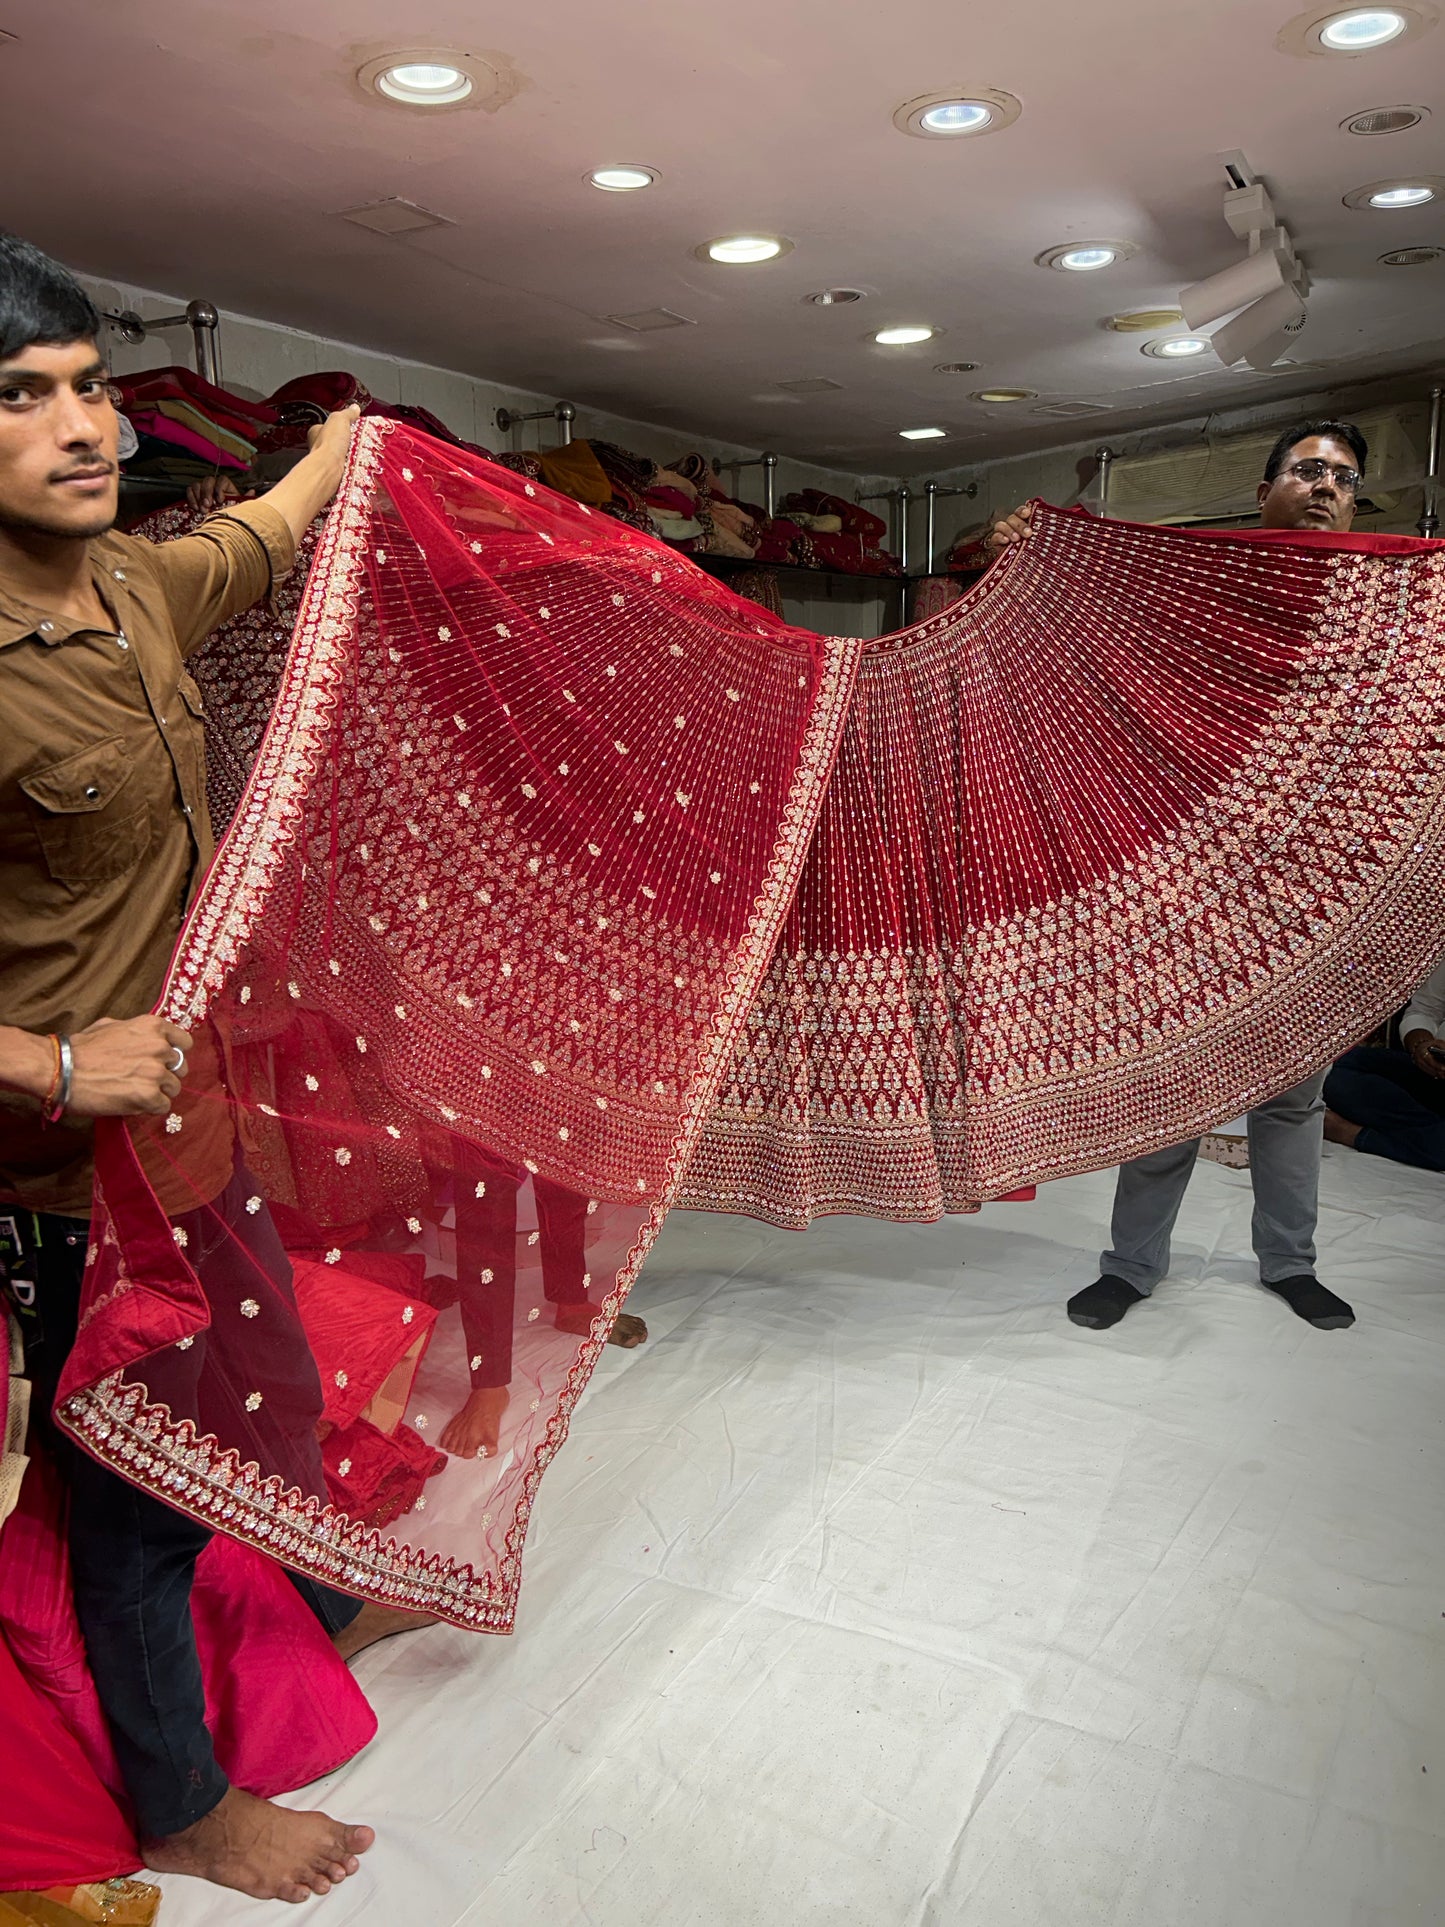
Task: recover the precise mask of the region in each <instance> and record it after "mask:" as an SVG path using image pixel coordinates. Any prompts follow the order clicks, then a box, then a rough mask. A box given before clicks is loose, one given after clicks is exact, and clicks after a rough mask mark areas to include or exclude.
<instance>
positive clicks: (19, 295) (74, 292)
mask: <svg viewBox="0 0 1445 1927" xmlns="http://www.w3.org/2000/svg"><path fill="white" fill-rule="evenodd" d="M99 339H100V316H99V314H98V313H97V312H96V307H95V303H94V302H93V301H92V300H91V298H90V296H89V295H88V294H87V293H86V292H85V289H84V288H82V287H81V285H80V283H79V282H78V281H77V280H76V278H75V276H74V275H73V274H72V273H71V272H70V270H69V268H63V267H61V265H60V263H59V262H58V261H52V260H51V258H50V256H49V255H48V254H42V253H41V251H40V249H39V248H37V247H35V246H34V245H33V244H32V243H31V242H29V241H22V240H21V239H20V237H19V235H18V234H5V233H3V232H0V360H3V361H8V360H9V359H10V358H11V356H12V355H20V354H23V353H24V352H25V350H26V349H27V348H32V347H34V346H35V345H36V344H37V343H39V344H41V345H43V346H45V347H64V346H67V345H68V344H69V343H70V342H72V341H99Z"/></svg>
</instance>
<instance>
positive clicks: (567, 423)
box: [557, 401, 577, 448]
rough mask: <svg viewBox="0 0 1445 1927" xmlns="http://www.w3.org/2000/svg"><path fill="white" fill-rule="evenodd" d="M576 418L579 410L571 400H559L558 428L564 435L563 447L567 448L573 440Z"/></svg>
mask: <svg viewBox="0 0 1445 1927" xmlns="http://www.w3.org/2000/svg"><path fill="white" fill-rule="evenodd" d="M576 419H577V410H576V409H575V408H574V407H573V406H572V404H571V402H570V401H559V402H558V404H557V429H558V433H559V434H560V435H561V437H562V446H563V448H566V447H567V445H568V443H569V442H570V441H571V440H572V424H573V422H575V421H576Z"/></svg>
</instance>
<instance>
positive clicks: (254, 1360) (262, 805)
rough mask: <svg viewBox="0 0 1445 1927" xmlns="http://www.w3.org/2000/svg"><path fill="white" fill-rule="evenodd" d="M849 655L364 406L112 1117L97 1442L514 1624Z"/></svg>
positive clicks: (288, 1546)
mask: <svg viewBox="0 0 1445 1927" xmlns="http://www.w3.org/2000/svg"><path fill="white" fill-rule="evenodd" d="M252 632H253V634H254V633H255V629H254V624H253V630H252ZM261 640H262V639H260V638H259V637H258V638H257V642H258V647H260V646H261ZM222 646H224V643H223V645H222ZM853 668H854V658H853V647H852V645H850V644H848V643H835V642H829V641H824V640H822V639H820V638H819V637H816V636H812V635H805V634H801V633H799V632H797V631H793V630H790V629H788V628H786V627H784V625H783V624H781V623H780V622H778V621H777V620H776V619H775V618H772V617H770V616H769V615H767V614H766V613H765V612H764V611H762V610H760V609H758V608H757V607H756V606H755V605H752V604H749V603H745V602H741V601H739V600H737V599H736V598H734V597H732V596H731V595H729V594H728V593H727V592H726V591H724V590H723V589H722V588H721V587H720V586H716V585H713V584H711V583H710V582H709V581H708V579H707V578H706V577H703V576H701V575H700V574H699V573H698V572H697V571H696V570H695V569H694V568H693V567H692V566H691V565H690V564H688V563H686V562H684V561H682V560H681V559H680V558H678V557H676V556H674V555H673V554H671V553H670V552H669V551H668V550H667V549H666V548H665V547H664V546H663V545H662V544H661V543H659V542H655V541H653V540H651V539H649V538H646V537H642V536H638V535H636V534H634V533H632V532H629V531H625V530H621V529H619V528H618V527H617V526H616V525H615V524H613V523H611V522H609V521H607V520H606V519H604V518H603V517H602V516H600V515H593V514H592V513H590V512H589V510H588V509H587V508H585V507H583V506H582V505H580V504H576V503H573V502H570V501H568V500H566V499H565V498H563V497H560V496H557V495H554V494H552V493H551V492H550V491H548V490H546V489H543V488H541V487H538V486H537V485H535V484H533V483H531V482H528V481H526V480H524V479H523V478H521V477H518V476H514V475H512V474H511V473H510V472H509V471H507V470H504V469H501V468H499V467H496V466H494V465H492V464H490V463H487V462H485V461H482V460H480V459H476V458H472V457H470V456H468V455H466V454H464V453H462V452H460V451H457V450H453V449H448V448H446V447H444V446H443V445H441V444H439V443H436V442H433V441H430V440H429V439H427V438H426V437H423V436H420V435H418V434H416V433H415V432H413V431H410V430H407V429H405V428H402V427H400V426H397V425H394V424H390V423H385V422H368V423H365V424H363V425H362V427H361V428H360V429H359V430H358V433H357V436H356V439H355V447H354V452H353V456H352V461H351V466H350V470H349V475H348V478H347V481H346V483H345V486H344V489H343V492H342V495H341V498H340V500H339V502H338V505H337V507H336V509H335V510H334V512H333V514H332V516H331V517H330V519H329V521H328V523H327V526H326V528H325V531H324V534H323V536H322V538H321V541H320V543H319V545H318V549H317V553H316V558H315V561H314V564H313V566H312V569H311V574H310V578H309V582H308V585H307V588H306V592H305V595H304V598H303V601H302V605H301V610H300V619H299V622H298V624H297V628H296V634H295V640H294V643H293V645H292V648H291V650H290V653H289V656H288V657H287V658H286V660H285V665H284V670H283V672H282V673H281V676H280V680H279V687H278V689H277V692H276V696H275V702H274V707H273V710H272V713H271V718H270V722H269V725H268V727H267V729H266V732H265V735H264V738H263V740H262V742H261V745H260V749H259V753H258V754H257V756H256V760H255V764H254V768H253V769H252V771H251V774H250V777H249V781H248V783H247V785H246V788H245V792H244V795H243V796H242V797H241V800H240V802H239V805H238V807H237V809H236V813H235V816H234V818H233V820H232V823H231V827H230V829H229V832H228V834H227V835H226V837H225V840H224V842H223V844H222V846H221V850H220V853H219V855H218V857H217V860H216V862H215V864H214V866H213V868H212V870H211V872H210V875H209V877H208V879H207V882H206V884H205V887H204V889H203V892H202V894H201V897H200V899H199V901H198V902H197V904H196V906H195V909H194V911H193V913H192V915H191V917H190V919H189V921H188V923H187V927H186V930H185V932H184V934H183V937H182V941H181V944H180V947H179V950H178V953H177V956H176V958H175V962H174V966H173V969H172V973H171V978H170V983H169V986H168V989H167V993H166V998H165V1008H166V1010H167V1012H168V1013H169V1014H170V1015H171V1016H172V1017H173V1018H174V1019H175V1021H177V1022H178V1023H180V1024H182V1025H184V1026H185V1027H187V1028H188V1029H190V1030H192V1031H194V1032H195V1033H196V1035H197V1039H198V1043H197V1048H196V1050H195V1052H194V1053H193V1057H192V1067H193V1068H192V1074H191V1076H190V1077H188V1079H187V1082H186V1086H185V1091H184V1095H183V1099H182V1100H180V1101H178V1103H177V1107H176V1110H175V1112H174V1113H173V1114H172V1115H171V1116H170V1117H168V1118H166V1119H163V1120H157V1121H156V1123H155V1126H154V1128H150V1127H149V1126H147V1127H146V1128H140V1127H133V1128H131V1129H124V1128H121V1127H119V1126H117V1127H115V1128H102V1130H101V1132H100V1134H99V1140H98V1146H97V1165H98V1174H99V1184H98V1194H97V1211H96V1216H95V1220H94V1225H95V1233H94V1246H93V1252H92V1263H91V1268H90V1274H89V1282H88V1287H87V1304H86V1312H85V1317H84V1323H83V1328H82V1331H81V1335H80V1339H79V1341H78V1343H77V1346H76V1349H75V1352H74V1354H73V1356H72V1359H71V1363H70V1367H69V1370H68V1373H67V1377H66V1381H65V1384H64V1386H63V1387H62V1393H61V1400H62V1403H61V1416H62V1419H63V1423H64V1424H65V1425H66V1426H67V1427H68V1428H69V1429H70V1430H71V1431H72V1432H73V1433H74V1434H75V1435H76V1436H77V1437H78V1438H79V1439H80V1440H81V1441H82V1442H83V1443H84V1444H85V1445H86V1446H87V1448H88V1449H89V1450H90V1451H91V1452H93V1453H95V1454H96V1455H97V1456H100V1457H101V1458H103V1459H105V1460H106V1461H107V1462H109V1463H110V1464H112V1465H114V1466H115V1467H116V1468H117V1469H118V1470H119V1471H121V1472H123V1473H125V1474H126V1475H127V1476H129V1477H131V1478H134V1479H136V1480H137V1481H138V1482H140V1483H142V1484H144V1485H146V1486H147V1487H149V1488H151V1489H154V1490H156V1491H158V1492H160V1493H161V1494H162V1496H164V1497H165V1498H167V1499H168V1500H169V1501H170V1502H171V1503H172V1504H175V1505H177V1506H180V1507H181V1508H183V1509H184V1510H186V1511H188V1512H191V1513H193V1514H194V1515H196V1516H197V1517H199V1518H202V1519H204V1520H206V1521H207V1522H209V1523H211V1524H213V1525H215V1526H217V1527H219V1528H220V1529H222V1530H225V1531H228V1532H230V1533H233V1534H234V1535H235V1536H237V1537H239V1538H243V1539H246V1540H248V1541H250V1542H251V1543H253V1544H256V1545H258V1546H260V1547H262V1548H264V1549H267V1550H270V1551H273V1552H274V1553H276V1554H277V1556H279V1557H280V1558H282V1559H283V1560H285V1561H286V1562H288V1563H289V1564H291V1565H293V1566H297V1567H301V1568H304V1569H307V1570H309V1571H312V1572H314V1573H316V1574H317V1575H318V1576H319V1577H321V1578H323V1579H325V1580H327V1581H329V1582H331V1583H333V1584H336V1585H339V1586H342V1587H345V1588H349V1589H350V1590H352V1591H354V1592H358V1593H361V1594H363V1595H366V1596H370V1597H376V1598H379V1599H384V1600H387V1601H390V1602H393V1603H397V1604H406V1605H411V1606H415V1607H417V1608H426V1609H427V1610H430V1611H434V1612H440V1613H442V1614H444V1615H445V1616H447V1617H448V1618H451V1619H453V1620H455V1621H456V1622H457V1623H459V1624H463V1625H471V1626H479V1627H486V1628H488V1629H491V1630H499V1631H500V1630H506V1629H507V1628H508V1627H509V1626H510V1624H511V1621H512V1616H513V1612H514V1608H515V1599H516V1591H517V1584H518V1574H519V1557H520V1552H521V1546H522V1541H523V1537H524V1534H525V1530H526V1524H527V1518H528V1514H529V1511H530V1508H531V1504H532V1499H533V1496H534V1494H535V1492H536V1488H537V1482H538V1480H539V1479H540V1477H541V1474H542V1471H543V1469H544V1467H545V1465H546V1464H547V1462H548V1460H549V1459H550V1457H551V1455H552V1453H553V1452H554V1451H555V1450H556V1449H557V1446H558V1445H559V1444H560V1442H561V1440H562V1438H563V1437H564V1435H565V1432H566V1428H567V1420H568V1415H569V1413H570V1412H571V1409H572V1407H573V1405H574V1404H575V1402H576V1400H577V1397H578V1396H579V1394H580V1392H581V1390H582V1388H583V1386H584V1385H585V1383H586V1381H587V1378H588V1375H589V1373H590V1372H591V1369H592V1367H593V1364H594V1362H595V1359H596V1357H597V1353H598V1350H599V1348H600V1345H601V1343H602V1342H603V1338H604V1335H605V1331H606V1329H607V1327H608V1326H609V1325H610V1323H611V1319H612V1316H613V1314H614V1313H615V1312H616V1311H617V1309H618V1308H619V1307H620V1305H621V1304H622V1302H623V1299H624V1298H625V1296H626V1293H627V1290H628V1287H629V1285H630V1284H631V1281H632V1279H633V1277H634V1276H635V1274H636V1271H637V1268H638V1266H639V1265H640V1263H641V1262H642V1259H643V1256H644V1254H645V1253H646V1251H647V1249H648V1247H649V1246H650V1244H651V1242H652V1240H653V1238H654V1237H655V1235H656V1232H657V1229H658V1226H659V1225H660V1223H661V1221H662V1217H663V1214H664V1212H665V1209H666V1206H667V1204H668V1202H669V1200H670V1198H671V1196H672V1194H673V1192H674V1190H675V1188H676V1183H677V1179H678V1175H679V1173H680V1171H681V1168H682V1165H683V1163H684V1161H685V1159H686V1156H687V1154H688V1152H689V1150H690V1149H691V1146H692V1144H693V1141H694V1139H695V1138H696V1136H697V1133H698V1130H699V1128H700V1126H701V1122H702V1119H703V1117H704V1115H705V1114H706V1112H707V1110H708V1109H709V1107H710V1105H711V1102H712V1097H713V1092H714V1089H715V1086H716V1084H717V1081H718V1078H719V1077H720V1075H721V1073H722V1070H723V1067H724V1066H725V1064H726V1062H727V1060H728V1056H729V1054H730V1051H731V1047H732V1044H733V1041H734V1039H735V1037H736V1035H737V1033H738V1031H739V1030H740V1028H741V1025H742V1023H743V1021H744V1019H745V1016H746V1012H747V1010H748V1007H749V1006H750V1004H751V1003H752V1001H753V998H754V997H755V995H756V992H757V989H758V985H759V983H760V981H761V979H762V976H763V973H764V971H765V969H766V966H767V960H768V957H769V956H770V954H771V953H772V950H773V948H774V946H775V944H776V942H777V938H778V933H779V931H780V929H781V926H782V922H783V919H784V916H785V915H786V912H787V908H788V905H789V903H790V902H791V900H792V897H793V894H794V892H795V889H796V885H797V877H798V872H799V869H800V868H801V865H802V861H803V856H804V853H805V851H806V848H807V845H808V842H809V839H810V838H811V835H812V832H813V828H814V825H815V823H816V820H817V812H818V806H819V801H820V798H821V795H822V791H823V789H824V787H825V783H826V777H827V773H828V770H829V768H830V766H831V763H832V760H833V756H834V754H835V752H836V746H837V739H838V735H839V733H840V731H841V728H842V724H843V720H844V717H845V714H846V708H847V699H848V694H849V689H850V687H851V680H852V673H853ZM203 679H204V678H203ZM243 680H244V679H243V678H240V679H237V681H238V685H239V683H240V682H241V681H243ZM328 1279H330V1281H331V1284H330V1287H329V1288H328V1282H327V1281H328ZM299 1287H304V1288H299ZM343 1500H344V1504H345V1509H344V1510H343V1509H342V1502H343Z"/></svg>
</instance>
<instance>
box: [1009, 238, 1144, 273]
mask: <svg viewBox="0 0 1445 1927" xmlns="http://www.w3.org/2000/svg"><path fill="white" fill-rule="evenodd" d="M1135 252H1136V250H1135V249H1134V248H1133V247H1131V246H1130V244H1129V243H1128V242H1127V241H1065V242H1062V243H1061V244H1060V245H1059V246H1058V247H1056V248H1048V249H1046V250H1045V252H1044V253H1043V254H1036V255H1035V256H1034V260H1035V262H1036V263H1037V264H1038V266H1039V267H1041V268H1062V269H1063V270H1064V272H1065V273H1066V274H1093V273H1096V272H1097V270H1098V269H1100V268H1112V267H1113V265H1114V263H1115V262H1116V261H1127V260H1128V259H1129V257H1130V255H1131V254H1133V253H1135Z"/></svg>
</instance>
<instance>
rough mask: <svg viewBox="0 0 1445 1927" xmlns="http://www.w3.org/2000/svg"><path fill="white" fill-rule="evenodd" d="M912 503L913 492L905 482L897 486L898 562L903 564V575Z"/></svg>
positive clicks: (906, 563)
mask: <svg viewBox="0 0 1445 1927" xmlns="http://www.w3.org/2000/svg"><path fill="white" fill-rule="evenodd" d="M912 501H913V490H912V489H911V488H910V487H909V486H908V484H907V482H900V483H899V484H898V560H899V561H900V562H901V563H902V564H903V573H904V574H905V575H907V573H908V510H909V507H910V505H911V504H912Z"/></svg>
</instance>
